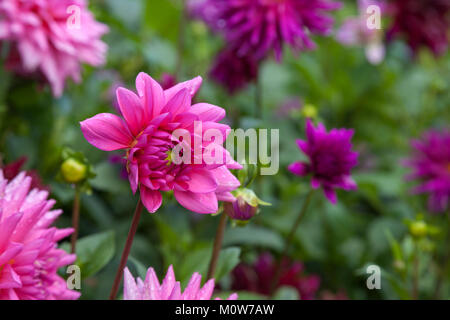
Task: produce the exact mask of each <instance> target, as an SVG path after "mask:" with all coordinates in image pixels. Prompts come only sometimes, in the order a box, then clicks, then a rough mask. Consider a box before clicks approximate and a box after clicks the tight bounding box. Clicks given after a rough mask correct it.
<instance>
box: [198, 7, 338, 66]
mask: <svg viewBox="0 0 450 320" xmlns="http://www.w3.org/2000/svg"><path fill="white" fill-rule="evenodd" d="M340 6H341V4H340V3H339V2H334V1H331V0H203V1H198V0H197V1H195V2H194V3H193V4H192V5H191V7H192V11H193V14H194V15H195V16H198V17H200V18H201V19H203V20H204V21H205V22H206V23H207V24H209V25H210V26H211V27H212V28H213V29H214V30H216V31H219V32H222V33H223V34H224V35H225V39H226V40H227V42H228V45H230V46H232V47H235V48H237V49H238V54H239V55H240V56H242V55H247V54H252V55H254V56H255V58H256V59H261V58H264V57H265V56H266V54H267V53H268V52H269V51H270V50H274V51H275V55H276V58H277V60H280V59H281V56H282V47H283V44H284V43H287V44H289V45H290V46H291V47H292V48H294V49H295V50H299V51H300V50H305V49H314V47H315V45H314V42H313V41H312V40H311V39H310V35H311V34H319V35H327V34H328V33H329V32H330V31H331V28H332V25H333V19H332V18H331V17H330V16H329V15H328V13H329V11H331V10H335V9H338V8H340Z"/></svg>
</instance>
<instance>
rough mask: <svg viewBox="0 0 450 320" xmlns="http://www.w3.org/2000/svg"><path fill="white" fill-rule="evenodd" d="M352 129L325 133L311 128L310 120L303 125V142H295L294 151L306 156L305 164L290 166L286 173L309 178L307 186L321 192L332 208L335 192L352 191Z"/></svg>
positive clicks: (354, 158) (355, 158) (354, 154)
mask: <svg viewBox="0 0 450 320" xmlns="http://www.w3.org/2000/svg"><path fill="white" fill-rule="evenodd" d="M352 136H353V130H352V129H332V130H331V131H330V132H327V130H326V128H325V126H324V125H323V124H322V123H319V125H318V126H317V127H314V125H313V123H312V121H311V120H309V119H308V120H307V122H306V137H307V140H306V141H304V140H300V139H299V140H297V145H298V147H299V148H300V149H301V150H302V151H303V152H304V153H305V154H306V155H307V156H308V158H309V162H294V163H292V164H291V165H290V166H289V168H288V169H289V171H291V172H292V173H293V174H295V175H298V176H306V175H309V174H311V175H312V178H311V186H312V187H313V188H314V189H317V188H322V189H323V191H324V193H325V196H326V197H327V198H328V200H329V201H330V202H331V203H333V204H335V203H336V202H337V195H336V191H335V190H334V189H335V188H341V189H344V190H355V189H356V188H357V186H356V183H355V181H354V180H353V179H352V177H351V172H350V171H351V169H352V168H353V167H354V166H356V165H357V163H358V153H357V152H354V151H352V143H351V138H352Z"/></svg>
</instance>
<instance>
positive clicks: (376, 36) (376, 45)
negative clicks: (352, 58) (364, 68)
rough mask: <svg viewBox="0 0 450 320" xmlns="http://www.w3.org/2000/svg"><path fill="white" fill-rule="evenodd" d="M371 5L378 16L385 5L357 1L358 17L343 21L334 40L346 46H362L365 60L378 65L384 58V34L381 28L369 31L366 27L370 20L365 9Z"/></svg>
mask: <svg viewBox="0 0 450 320" xmlns="http://www.w3.org/2000/svg"><path fill="white" fill-rule="evenodd" d="M373 5H375V6H377V7H379V8H380V14H381V13H382V12H383V11H384V10H385V3H384V2H382V1H377V0H359V1H358V9H359V17H352V18H348V19H347V20H345V21H344V23H343V24H342V26H341V27H340V29H339V30H338V31H337V34H336V40H337V41H339V42H340V43H342V44H343V45H346V46H357V45H361V46H364V47H365V52H366V58H367V60H368V61H369V62H370V63H372V64H379V63H380V62H382V61H383V59H384V56H385V46H384V44H383V37H384V32H383V30H382V29H381V28H380V29H376V28H374V29H369V27H368V25H367V22H368V19H369V18H370V17H369V15H368V13H367V9H368V8H369V7H370V6H373Z"/></svg>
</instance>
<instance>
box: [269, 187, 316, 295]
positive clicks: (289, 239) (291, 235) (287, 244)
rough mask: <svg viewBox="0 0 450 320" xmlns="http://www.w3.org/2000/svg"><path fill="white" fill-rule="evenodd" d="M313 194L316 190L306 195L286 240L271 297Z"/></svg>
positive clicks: (274, 278) (272, 284)
mask: <svg viewBox="0 0 450 320" xmlns="http://www.w3.org/2000/svg"><path fill="white" fill-rule="evenodd" d="M313 193H314V190H313V189H311V190H310V191H309V192H308V194H307V195H306V198H305V201H304V202H303V206H302V208H301V210H300V212H299V214H298V216H297V219H296V220H295V222H294V225H293V226H292V228H291V231H290V232H289V235H288V236H287V238H286V242H285V244H284V250H283V253H282V254H281V256H280V258H279V259H278V261H277V267H276V269H275V272H274V276H273V278H272V283H271V286H270V294H271V295H272V294H273V293H274V291H275V289H276V286H277V284H278V281H279V279H280V275H281V268H282V264H283V260H284V259H285V258H286V257H287V256H288V253H289V249H290V247H291V243H292V240H293V239H294V236H295V233H296V232H297V228H298V226H299V225H300V222H301V221H302V219H303V217H304V216H305V214H306V210H307V209H308V206H309V203H310V202H311V198H312V195H313Z"/></svg>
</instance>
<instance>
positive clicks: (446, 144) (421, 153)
mask: <svg viewBox="0 0 450 320" xmlns="http://www.w3.org/2000/svg"><path fill="white" fill-rule="evenodd" d="M412 145H413V147H414V149H415V150H414V154H413V155H412V156H411V158H410V159H408V160H407V161H406V163H405V164H406V165H407V166H409V167H411V168H412V169H413V172H412V174H411V175H409V176H408V177H407V178H408V180H419V181H421V184H420V185H419V186H418V187H416V188H414V190H413V191H414V193H428V194H429V195H430V197H429V200H428V207H429V209H430V210H431V211H433V212H442V211H445V210H448V209H449V208H450V130H446V131H443V132H439V131H430V132H427V133H426V134H425V135H424V137H423V138H422V139H421V140H414V141H413V142H412Z"/></svg>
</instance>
